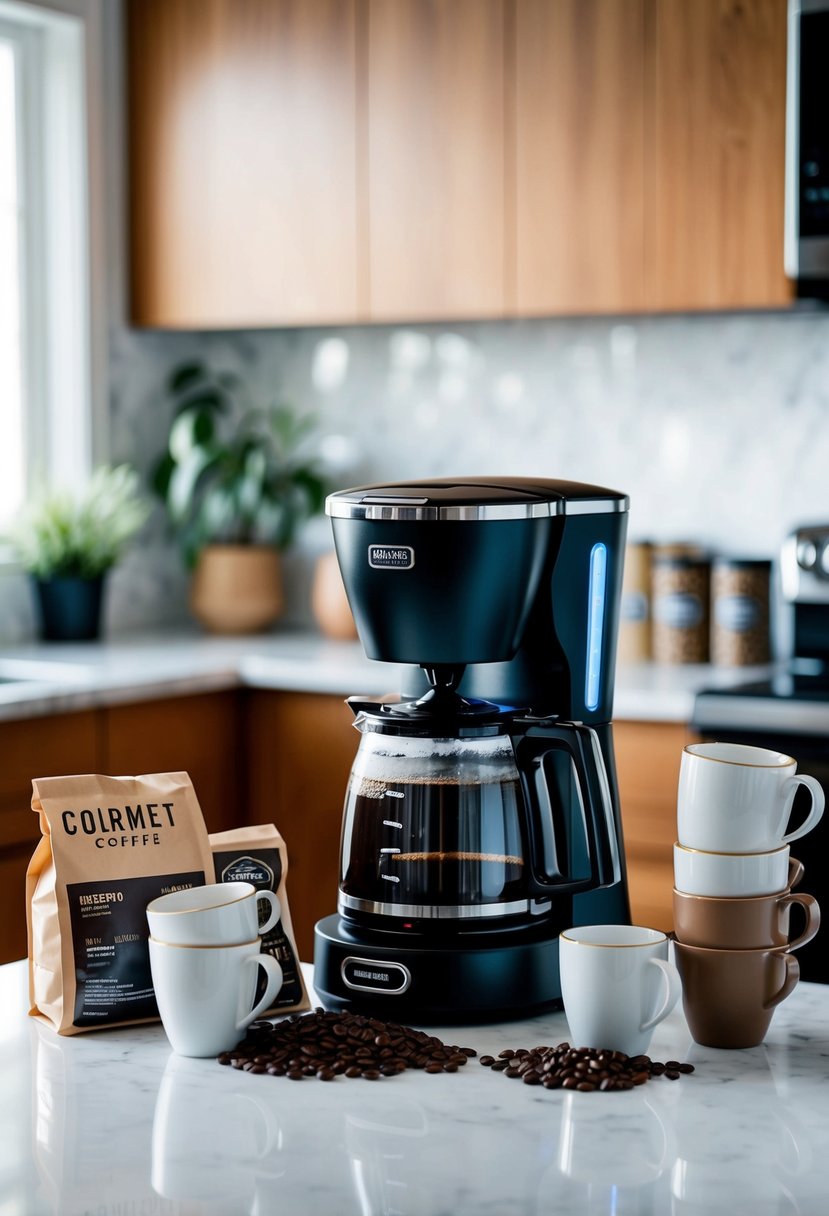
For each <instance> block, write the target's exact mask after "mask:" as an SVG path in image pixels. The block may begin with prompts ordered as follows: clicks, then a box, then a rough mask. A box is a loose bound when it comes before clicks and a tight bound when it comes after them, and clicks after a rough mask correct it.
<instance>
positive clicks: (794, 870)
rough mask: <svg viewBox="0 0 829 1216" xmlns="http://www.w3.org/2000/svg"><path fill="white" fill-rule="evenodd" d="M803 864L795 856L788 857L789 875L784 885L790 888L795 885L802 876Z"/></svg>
mask: <svg viewBox="0 0 829 1216" xmlns="http://www.w3.org/2000/svg"><path fill="white" fill-rule="evenodd" d="M804 871H805V866H804V865H803V862H802V861H798V859H797V858H796V857H790V858H789V877H788V881H787V882H786V886H787V887H788V888H789V889H790V890H791V888H792V887H796V886H797V884H798V883H799V882H800V880H801V878H802V877H803V874H804Z"/></svg>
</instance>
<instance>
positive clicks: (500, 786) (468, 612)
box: [314, 478, 629, 1021]
mask: <svg viewBox="0 0 829 1216" xmlns="http://www.w3.org/2000/svg"><path fill="white" fill-rule="evenodd" d="M627 509H628V500H627V498H626V496H625V495H623V494H619V493H618V492H616V491H613V490H607V489H604V488H602V487H600V486H587V485H581V484H578V483H574V482H566V481H545V480H537V481H536V480H530V479H527V478H516V479H512V480H508V479H499V478H480V479H475V480H465V481H423V482H411V483H406V484H403V485H400V484H395V485H379V486H367V487H361V488H357V489H353V490H346V491H342V492H340V493H338V494H334V495H332V496H331V497H330V498H329V499H328V502H327V510H328V514H329V515H330V516H331V519H332V526H333V531H334V540H335V544H336V548H337V555H338V559H339V563H340V567H341V570H342V574H343V581H344V583H345V587H346V591H347V593H348V597H349V601H350V603H351V607H352V611H353V613H354V618H355V620H356V623H357V628H358V631H359V634H360V638H361V641H362V643H363V646H364V648H365V650H366V653H367V654H368V656H369V657H370V658H375V659H381V660H385V661H390V662H396V663H402V664H407V665H410V666H409V667H408V668H407V671H408V675H407V676H405V678H404V687H403V688H402V694H403V697H402V700H400V701H398V702H394V703H387V702H383V703H379V702H377V703H375V702H366V701H362V700H357V699H352V701H351V702H350V704H351V705H352V708H353V709H354V711H355V714H356V723H355V724H356V726H357V727H358V729H359V731H360V735H361V738H360V744H359V748H358V750H357V755H356V758H355V762H354V767H353V770H352V773H351V778H350V781H349V785H348V790H347V792H346V799H345V811H344V818H343V830H342V840H341V848H340V883H339V895H338V902H337V907H338V912H337V914H336V915H332V916H329V917H326V918H325V919H324V920H322V921H321V922H320V923H319V924H318V925H317V926H316V930H315V951H314V966H315V987H316V989H317V991H318V992H319V993H320V994H321V995H322V997H323V1000H324V1001H325V1002H326V1004H328V1005H330V1006H331V1007H334V1008H347V1007H352V1008H356V1009H360V1010H376V1011H378V1012H381V1013H382V1014H383V1016H387V1017H398V1016H399V1017H402V1016H403V1015H404V1014H405V1016H407V1017H412V1016H416V1017H417V1018H418V1019H419V1020H421V1021H422V1020H424V1019H439V1020H450V1019H452V1018H455V1017H462V1018H463V1019H469V1018H470V1017H472V1018H475V1017H478V1018H485V1017H496V1016H517V1015H521V1014H525V1013H527V1012H529V1011H530V1010H534V1009H542V1008H547V1007H551V1006H554V1005H556V1004H558V1003H559V1002H560V987H559V975H558V934H559V932H560V931H561V930H562V929H564V928H566V927H567V926H568V925H571V924H585V923H590V922H603V923H607V922H624V921H627V920H628V919H629V906H628V897H627V886H626V882H625V876H624V862H623V852H622V836H621V824H620V817H619V806H618V795H617V789H616V777H615V765H614V758H613V743H612V735H611V728H610V715H611V708H612V699H613V679H614V667H615V657H616V635H617V625H618V608H619V598H620V591H621V580H622V564H623V558H624V539H625V531H626V523H627ZM332 894H333V893H332Z"/></svg>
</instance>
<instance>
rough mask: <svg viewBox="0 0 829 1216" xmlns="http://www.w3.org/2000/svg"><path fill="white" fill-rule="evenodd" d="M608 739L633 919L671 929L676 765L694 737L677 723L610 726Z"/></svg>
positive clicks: (636, 723)
mask: <svg viewBox="0 0 829 1216" xmlns="http://www.w3.org/2000/svg"><path fill="white" fill-rule="evenodd" d="M613 739H614V744H615V750H616V774H617V777H618V781H619V800H620V805H621V808H622V828H623V831H624V837H625V857H626V859H627V871H628V885H629V887H630V906H631V912H632V915H633V920H634V922H635V923H636V924H638V925H649V926H650V927H651V928H654V929H664V930H671V929H673V909H672V905H671V890H672V888H673V885H674V882H673V873H674V862H673V845H674V841H675V840H676V793H677V786H678V784H679V766H680V763H681V761H682V749H683V748H684V747H685V746H686V745H687V744H688V743H692V742H693V741H694V736H692V735H691V734H690V733H689V731H688V728H687V727H686V726H685V725H684V724H682V723H679V722H615V723H614V724H613Z"/></svg>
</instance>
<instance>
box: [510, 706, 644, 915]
mask: <svg viewBox="0 0 829 1216" xmlns="http://www.w3.org/2000/svg"><path fill="white" fill-rule="evenodd" d="M515 726H516V728H517V729H516V731H515V733H513V734H512V736H511V738H512V746H513V751H514V752H515V760H516V765H517V767H518V773H519V776H520V778H521V786H522V790H523V793H524V801H525V804H526V809H527V820H526V821H527V832H528V837H529V848H530V862H531V867H530V868H531V883H530V886H531V890H532V894H534V895H538V896H549V895H551V894H564V893H568V892H569V893H573V894H575V893H576V892H577V891H590V890H594V889H595V888H597V887H607V886H610V885H611V884H613V883H616V882H618V881H619V880H620V878H621V863H620V860H619V845H618V841H617V837H616V824H615V820H614V815H613V804H612V802H611V798H610V784H609V782H608V778H607V769H606V768H605V763H604V757H603V756H602V751H601V747H600V746H599V739H598V735H597V734H596V732H595V731H594V730H593V729H592V728H591V727H589V726H583V725H581V724H578V723H574V722H556V721H552V720H544V721H539V720H537V719H532V718H525V719H518V721H517V722H516V723H515ZM562 751H564V752H567V753H568V754H569V756H570V758H571V759H572V761H573V766H574V768H575V773H576V780H577V782H578V787H579V792H580V795H581V811H582V827H583V831H584V837H585V840H586V843H587V852H588V856H589V858H590V874H589V875H588V876H586V877H582V878H577V877H574V876H573V875H572V874H570V873H569V872H568V867H567V865H566V857H567V855H568V853H569V851H570V850H569V843H570V841H569V836H568V831H569V825H568V823H567V822H566V820H567V817H566V816H565V815H564V813H563V809H562V807H561V806H560V805H559V803H558V800H557V799H556V798H555V796H554V787H553V782H552V779H551V774H550V766H551V763H552V759H553V754H554V753H556V752H562ZM545 843H546V846H547V850H546V851H547V853H548V854H549V863H550V864H549V866H547V867H546V869H542V867H541V865H540V864H539V859H540V858H542V857H543V856H544V852H545Z"/></svg>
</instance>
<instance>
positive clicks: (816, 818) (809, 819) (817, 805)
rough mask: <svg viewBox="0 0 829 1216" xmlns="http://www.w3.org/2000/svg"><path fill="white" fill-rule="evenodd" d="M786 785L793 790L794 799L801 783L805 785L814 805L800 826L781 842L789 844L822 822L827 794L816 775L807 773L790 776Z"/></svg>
mask: <svg viewBox="0 0 829 1216" xmlns="http://www.w3.org/2000/svg"><path fill="white" fill-rule="evenodd" d="M786 785H787V786H788V787H789V788H790V789H791V791H792V801H794V796H795V794H796V793H797V787H798V786H799V785H805V786H806V789H807V790H808V791H809V793H810V794H811V795H812V806H811V809H810V810H809V814H808V815H807V816H806V818H805V819H804V820H803V823H801V825H800V827H798V828H795V829H794V831H793V832H789V833H788V834H787V835H786V836H784V837H783V839H782V840H781V841H780V843H781V844H789V843H790V841H792V840H799V839H800V837H801V836H805V835H806V833H807V832H811V830H812V828H813V827H815V825H816V824H817V823H819V822H820V818H821V816H822V814H823V807H824V804H825V802H826V796H825V794H824V793H823V786H822V785H821V784H820V782H819V781H818V780H817V779H816V778H815V777H809V776H807V775H806V774H805V773H804V774H801V773H796V774H795V776H794V777H790V778H789V780H788V781H787V782H786Z"/></svg>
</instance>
